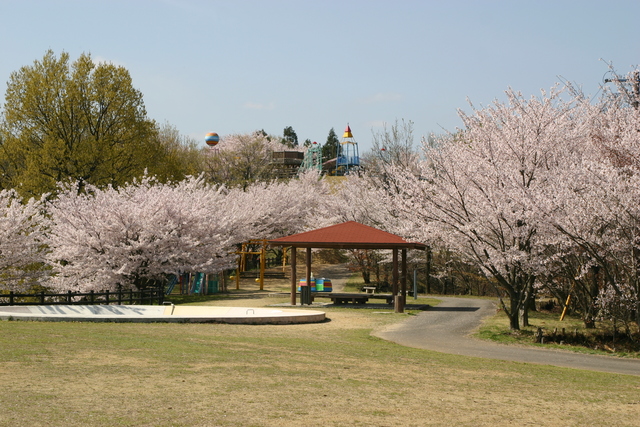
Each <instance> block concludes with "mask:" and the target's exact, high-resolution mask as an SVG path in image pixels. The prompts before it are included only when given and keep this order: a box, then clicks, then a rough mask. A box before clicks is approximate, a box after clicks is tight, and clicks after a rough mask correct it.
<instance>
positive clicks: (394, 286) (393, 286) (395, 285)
mask: <svg viewBox="0 0 640 427" xmlns="http://www.w3.org/2000/svg"><path fill="white" fill-rule="evenodd" d="M392 258H393V267H392V269H393V271H392V279H391V293H392V294H393V296H396V295H398V249H393V257H392Z"/></svg>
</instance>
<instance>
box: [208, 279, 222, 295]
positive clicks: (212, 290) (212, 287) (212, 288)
mask: <svg viewBox="0 0 640 427" xmlns="http://www.w3.org/2000/svg"><path fill="white" fill-rule="evenodd" d="M218 292H219V290H218V279H209V281H208V283H207V294H217V293H218Z"/></svg>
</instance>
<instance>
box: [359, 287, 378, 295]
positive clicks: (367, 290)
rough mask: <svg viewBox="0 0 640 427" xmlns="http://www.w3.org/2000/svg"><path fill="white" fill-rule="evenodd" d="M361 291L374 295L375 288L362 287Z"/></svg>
mask: <svg viewBox="0 0 640 427" xmlns="http://www.w3.org/2000/svg"><path fill="white" fill-rule="evenodd" d="M362 290H363V291H364V292H365V293H367V294H375V293H376V287H375V286H363V287H362Z"/></svg>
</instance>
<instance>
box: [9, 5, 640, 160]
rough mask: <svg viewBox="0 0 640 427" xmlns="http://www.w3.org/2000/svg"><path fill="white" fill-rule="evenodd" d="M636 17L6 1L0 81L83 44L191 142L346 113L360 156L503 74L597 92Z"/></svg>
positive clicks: (431, 123)
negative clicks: (380, 137) (386, 130)
mask: <svg viewBox="0 0 640 427" xmlns="http://www.w3.org/2000/svg"><path fill="white" fill-rule="evenodd" d="M639 16H640V1H638V0H627V1H622V0H608V1H603V0H600V1H591V0H579V1H578V0H576V1H573V0H553V1H551V0H549V1H548V0H535V1H519V0H511V1H498V0H485V1H471V0H466V1H463V0H441V1H430V0H423V1H418V0H367V1H365V0H340V1H338V0H314V1H312V0H296V1H294V0H263V1H258V0H219V1H218V0H210V1H205V0H124V1H122V0H109V1H106V0H105V1H97V0H96V1H92V0H48V1H45V0H40V1H38V0H0V58H2V59H1V60H0V81H3V82H7V81H8V80H9V76H10V73H11V72H12V71H15V70H18V69H19V68H20V67H21V66H24V65H30V64H32V63H33V61H34V60H39V59H41V58H42V57H43V56H44V54H45V52H46V51H47V50H48V49H52V50H53V51H54V52H55V53H56V54H59V53H60V52H62V51H66V52H68V53H69V54H70V55H71V58H72V59H74V60H75V59H76V58H77V57H78V56H79V55H80V54H81V53H82V52H87V53H91V55H92V56H93V57H94V59H98V60H107V61H111V62H113V63H116V64H119V65H122V66H124V67H126V68H127V69H128V70H129V72H130V73H131V76H132V78H133V84H134V86H135V87H136V88H138V89H140V90H141V91H142V93H143V94H144V100H145V104H146V107H147V113H148V115H149V117H150V118H152V119H155V120H157V121H158V122H165V121H166V122H169V123H171V124H172V125H174V126H176V128H177V129H178V130H179V131H180V132H181V133H182V134H184V135H188V136H191V137H193V138H196V139H197V140H199V141H204V135H205V134H206V133H207V132H211V131H214V132H218V133H219V134H220V135H221V136H222V137H224V135H228V134H231V133H247V132H252V131H254V130H258V129H264V130H265V131H266V132H268V133H271V134H282V131H283V129H284V128H285V127H286V126H292V127H293V129H294V130H295V131H296V133H297V135H298V138H299V140H300V141H301V142H302V141H304V140H305V139H307V138H308V139H311V140H312V141H318V142H320V143H324V142H325V141H326V137H327V134H328V132H329V130H330V129H331V128H335V130H336V132H337V133H338V136H341V135H342V131H343V129H344V127H345V126H346V124H347V123H349V124H350V126H351V129H352V130H353V133H354V137H355V139H356V141H358V143H359V145H360V151H361V153H362V152H364V151H366V150H367V149H368V148H369V147H370V141H371V139H372V132H379V131H380V129H381V126H382V124H383V123H385V122H386V123H388V124H392V123H393V122H394V121H395V120H396V119H405V120H411V121H413V122H414V128H415V133H416V142H417V141H418V140H419V137H420V136H421V135H427V134H429V133H431V132H435V133H441V132H443V129H444V130H455V128H456V127H457V126H460V121H459V119H458V116H457V109H459V108H460V109H463V110H465V111H469V109H470V108H469V106H468V103H467V98H469V99H470V100H471V101H472V102H473V103H474V105H475V106H476V107H478V106H481V105H487V104H489V103H491V102H492V101H493V100H494V99H502V97H503V93H504V91H505V90H506V89H507V88H509V87H512V88H513V89H516V90H519V91H521V92H523V94H525V95H526V96H532V95H539V94H540V90H541V89H548V88H550V87H551V86H553V85H554V83H555V82H557V81H559V76H561V77H562V78H564V79H566V80H568V81H570V82H573V83H576V84H578V85H579V86H581V87H582V88H583V90H584V92H585V93H587V94H590V95H592V96H596V95H597V94H598V91H599V88H600V85H601V84H602V82H603V77H604V75H605V73H606V72H607V63H606V62H613V64H614V66H615V67H616V69H617V71H618V72H621V73H626V72H628V71H630V70H631V69H632V67H634V66H636V65H637V64H639V63H640V43H638V38H639V37H638V28H639V26H638V19H639V18H638V17H639ZM601 59H602V60H604V61H602V60H601ZM605 61H606V62H605ZM4 88H5V87H4V86H3V89H2V94H3V96H2V99H4Z"/></svg>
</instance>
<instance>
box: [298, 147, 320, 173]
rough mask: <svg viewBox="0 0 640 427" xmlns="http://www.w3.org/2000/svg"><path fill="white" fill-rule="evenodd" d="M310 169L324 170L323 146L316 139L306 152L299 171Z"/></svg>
mask: <svg viewBox="0 0 640 427" xmlns="http://www.w3.org/2000/svg"><path fill="white" fill-rule="evenodd" d="M310 170H317V171H319V172H321V171H322V146H321V145H320V144H318V143H317V142H315V141H314V142H313V144H311V146H310V147H309V148H308V149H307V151H306V152H305V153H304V160H303V161H302V165H300V170H299V171H300V172H306V171H310Z"/></svg>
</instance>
